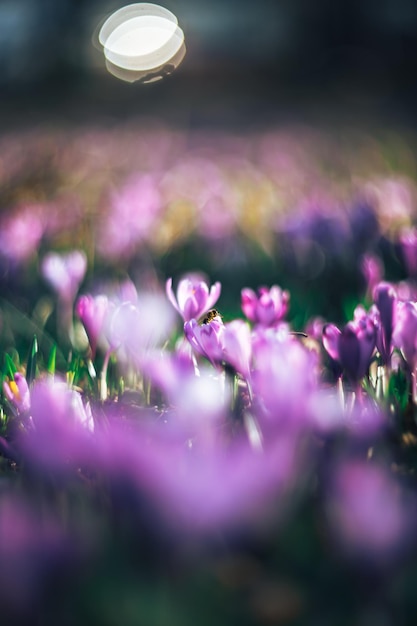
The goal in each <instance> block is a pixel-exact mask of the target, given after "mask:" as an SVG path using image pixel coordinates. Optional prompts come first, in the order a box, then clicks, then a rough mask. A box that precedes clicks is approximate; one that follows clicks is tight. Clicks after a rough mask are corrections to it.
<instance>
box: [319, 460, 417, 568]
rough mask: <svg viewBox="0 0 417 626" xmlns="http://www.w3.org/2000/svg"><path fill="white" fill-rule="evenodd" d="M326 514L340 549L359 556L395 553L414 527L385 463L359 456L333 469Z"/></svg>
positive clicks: (380, 555)
mask: <svg viewBox="0 0 417 626" xmlns="http://www.w3.org/2000/svg"><path fill="white" fill-rule="evenodd" d="M327 514H328V519H329V523H330V527H331V529H332V532H333V534H334V536H335V537H336V539H337V541H338V542H339V544H340V547H341V549H342V550H343V551H344V552H346V553H347V554H348V555H353V556H356V557H362V558H366V557H368V558H369V557H376V558H378V557H382V558H385V557H387V556H389V555H392V556H394V555H395V553H396V552H397V550H399V549H400V547H401V545H402V544H403V542H404V539H405V531H406V529H407V527H408V526H410V528H411V525H410V521H411V520H410V518H409V519H408V520H407V518H408V517H409V516H408V511H407V509H406V506H405V504H404V497H403V494H402V492H401V489H400V486H399V484H397V482H396V481H395V480H394V479H393V478H392V477H391V475H390V474H388V472H387V471H386V470H385V469H383V468H382V467H378V466H376V465H371V464H369V463H366V462H364V461H359V460H353V461H344V462H340V464H339V465H338V466H337V467H336V468H335V469H334V470H333V473H332V478H331V485H330V491H329V495H328V502H327Z"/></svg>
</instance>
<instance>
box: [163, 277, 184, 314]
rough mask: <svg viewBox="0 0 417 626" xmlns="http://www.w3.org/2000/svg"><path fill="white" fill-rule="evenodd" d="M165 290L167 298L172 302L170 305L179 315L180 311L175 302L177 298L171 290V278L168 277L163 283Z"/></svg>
mask: <svg viewBox="0 0 417 626" xmlns="http://www.w3.org/2000/svg"><path fill="white" fill-rule="evenodd" d="M165 292H166V294H167V298H168V300H169V301H170V303H171V304H172V306H173V307H174V309H175V310H176V311H178V313H179V314H180V315H181V311H180V309H179V306H178V304H177V300H176V298H175V296H174V292H173V290H172V278H168V280H167V282H166V284H165Z"/></svg>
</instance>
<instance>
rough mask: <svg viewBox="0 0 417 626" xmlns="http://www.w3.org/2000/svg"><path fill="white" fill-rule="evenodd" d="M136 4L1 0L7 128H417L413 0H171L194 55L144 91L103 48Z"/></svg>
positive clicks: (0, 59) (2, 105) (1, 84)
mask: <svg viewBox="0 0 417 626" xmlns="http://www.w3.org/2000/svg"><path fill="white" fill-rule="evenodd" d="M124 4H128V3H127V2H120V1H119V2H114V1H113V2H111V1H106V0H59V1H56V0H2V2H1V3H0V63H1V68H2V72H1V75H0V92H1V102H0V113H1V121H0V123H1V124H3V125H6V126H10V124H18V125H22V124H29V125H30V124H32V123H33V122H36V121H42V120H43V119H45V120H49V121H51V120H55V121H58V122H59V123H63V122H68V123H71V122H78V121H80V120H88V119H90V118H93V119H94V120H95V121H97V120H98V119H99V118H100V117H101V118H103V119H107V121H111V120H112V119H115V120H118V119H125V118H126V116H132V115H133V116H137V115H142V114H150V113H151V114H152V115H157V116H158V117H159V118H161V117H162V118H163V119H167V120H168V121H173V122H175V123H179V124H182V125H184V124H185V125H186V126H195V125H197V126H198V125H202V124H209V125H210V124H212V123H219V124H227V125H230V124H233V125H237V126H245V125H247V124H249V125H251V126H254V125H262V124H265V123H270V122H273V121H275V120H276V119H281V118H282V117H283V116H284V117H285V118H290V119H294V118H297V117H298V118H299V117H301V118H303V119H307V120H308V121H310V120H313V121H316V120H317V121H323V122H324V123H327V122H329V121H331V120H332V119H334V120H336V121H339V120H346V121H347V122H351V121H352V120H355V121H357V122H358V123H361V122H362V121H363V122H364V123H370V122H375V121H376V122H377V123H389V122H392V123H401V124H414V122H415V117H414V110H415V107H416V104H417V89H416V83H415V76H416V69H417V3H416V2H415V1H414V0H366V1H363V0H341V1H340V2H337V3H335V2H331V1H330V0H316V1H315V2H310V0H257V2H252V1H251V0H228V1H227V2H224V1H223V0H165V1H164V2H163V3H162V4H163V5H164V6H165V7H167V8H168V9H170V10H172V11H173V12H174V13H175V14H176V15H177V16H178V20H179V23H180V25H181V26H182V28H183V30H184V32H185V37H186V46H187V55H186V58H185V60H184V62H183V63H182V65H181V66H180V68H179V69H178V71H177V72H176V73H175V75H174V76H171V77H170V78H169V79H166V80H163V81H161V82H160V83H158V84H155V85H148V86H146V87H145V88H144V87H143V86H141V85H138V84H136V85H130V84H124V83H122V82H121V81H118V80H117V79H115V78H114V77H112V76H110V75H108V73H107V72H106V70H105V67H104V61H103V58H102V55H101V54H100V52H99V51H98V50H96V49H95V48H94V47H93V45H92V35H93V32H94V30H95V29H96V27H97V25H98V24H99V23H100V21H101V20H102V19H103V18H104V17H105V16H106V15H107V14H109V13H111V12H112V11H114V10H116V9H118V8H120V7H121V6H123V5H124Z"/></svg>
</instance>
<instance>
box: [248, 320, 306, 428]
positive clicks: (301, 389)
mask: <svg viewBox="0 0 417 626" xmlns="http://www.w3.org/2000/svg"><path fill="white" fill-rule="evenodd" d="M252 348H253V361H254V369H253V372H252V383H253V395H254V403H255V406H256V407H257V416H258V417H259V421H260V424H261V427H262V429H263V430H265V429H267V430H268V431H270V432H272V433H273V432H274V431H275V430H276V429H277V428H278V429H279V430H282V428H284V429H285V430H288V429H289V430H291V431H295V432H297V431H299V429H300V428H303V427H305V425H306V424H308V422H309V419H310V417H309V414H308V410H307V409H306V407H308V402H309V398H310V395H311V394H313V393H315V392H316V391H317V386H318V367H317V366H318V357H317V354H316V353H314V352H313V351H309V350H307V349H306V348H305V347H304V346H303V345H302V344H301V343H300V342H299V341H298V340H297V339H296V338H294V337H292V336H291V335H289V334H288V330H287V329H285V331H284V330H280V332H279V333H274V334H272V333H271V332H269V329H267V331H266V332H265V331H264V332H262V333H257V334H256V335H255V336H254V338H253V344H252Z"/></svg>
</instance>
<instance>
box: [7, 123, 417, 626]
mask: <svg viewBox="0 0 417 626" xmlns="http://www.w3.org/2000/svg"><path fill="white" fill-rule="evenodd" d="M415 147H416V142H415V139H414V137H413V136H412V135H411V134H408V135H407V139H404V138H403V136H400V135H399V134H394V133H392V132H388V131H387V132H385V133H379V134H376V133H375V135H371V134H368V135H365V134H364V133H362V132H359V131H353V130H352V131H349V132H348V131H342V130H341V131H340V132H339V133H334V132H333V133H330V132H329V131H325V130H322V131H318V130H313V129H311V128H307V127H295V126H294V127H288V128H285V129H280V128H276V129H273V130H271V129H269V130H268V131H261V130H259V131H256V132H255V131H253V132H249V131H248V132H247V133H241V134H239V133H235V134H233V133H231V132H225V131H220V130H214V131H213V132H209V131H202V130H199V131H197V130H194V131H191V130H190V131H184V130H178V129H175V130H174V129H172V128H163V127H160V126H158V125H153V124H151V123H149V124H144V123H133V122H132V123H130V124H126V125H125V126H121V125H118V126H115V127H113V128H107V129H104V128H90V127H88V128H87V127H86V128H76V129H67V130H59V131H58V130H53V129H48V130H46V129H39V130H37V131H19V132H9V133H3V135H2V136H1V137H0V205H1V212H0V285H1V298H0V349H1V356H0V367H1V374H2V391H1V398H0V490H1V492H0V614H1V616H2V619H3V621H4V623H5V624H6V625H8V624H38V623H39V624H42V625H43V624H45V625H49V624H51V625H52V624H63V625H67V624H68V625H72V624H74V625H78V624H89V625H91V624H103V625H108V626H112V625H116V624H123V625H127V626H129V625H132V626H133V625H136V624H144V625H146V626H177V625H178V626H188V625H190V626H191V625H194V624H201V625H202V626H204V625H205V624H207V625H212V624H220V625H221V624H224V625H225V626H226V625H227V626H229V625H234V624H236V625H238V624H239V626H246V625H247V626H251V625H255V624H256V625H258V624H265V625H270V624H279V625H283V624H288V625H292V624H294V625H297V624H300V625H303V626H304V625H306V626H315V625H317V624H320V625H327V624H328V625H329V626H330V625H346V626H347V625H351V624H355V625H356V624H357V625H362V624H367V625H370V626H372V625H375V626H376V625H380V624H381V625H385V624H396V625H397V624H408V623H409V624H412V623H414V621H413V618H414V616H415V615H416V613H417V601H416V596H415V585H416V583H417V566H416V563H417V560H416V557H417V544H416V532H415V529H416V527H417V482H416V470H417V421H416V416H417V202H416V201H417V187H416V181H417V159H416V157H415V154H416V153H415Z"/></svg>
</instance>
